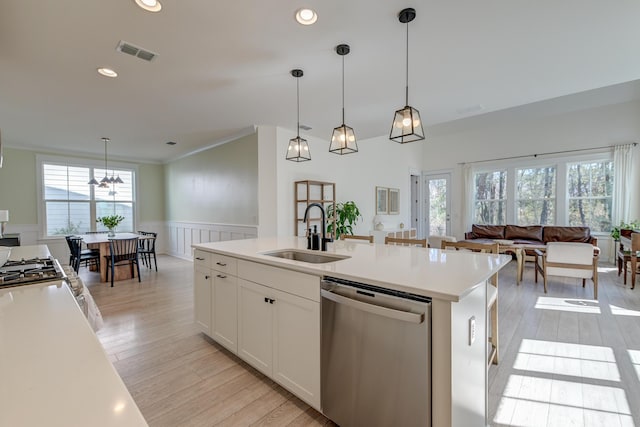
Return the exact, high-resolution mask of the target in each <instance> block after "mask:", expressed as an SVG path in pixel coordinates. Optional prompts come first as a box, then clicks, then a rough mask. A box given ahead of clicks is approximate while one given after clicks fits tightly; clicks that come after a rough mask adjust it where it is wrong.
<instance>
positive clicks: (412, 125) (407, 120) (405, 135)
mask: <svg viewBox="0 0 640 427" xmlns="http://www.w3.org/2000/svg"><path fill="white" fill-rule="evenodd" d="M415 17H416V11H415V9H413V8H407V9H403V10H402V11H400V13H399V14H398V20H399V21H400V22H401V23H403V24H407V51H406V55H407V56H406V60H407V61H406V86H405V107H404V108H402V109H400V110H398V111H396V113H395V115H394V117H393V124H392V125H391V133H390V134H389V139H391V140H392V141H395V142H398V143H400V144H405V143H407V142H414V141H420V140H421V139H424V130H423V129H422V120H421V119H420V113H419V112H418V110H416V109H415V108H413V107H411V106H410V105H409V22H411V21H413V20H414V18H415Z"/></svg>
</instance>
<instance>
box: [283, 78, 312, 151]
mask: <svg viewBox="0 0 640 427" xmlns="http://www.w3.org/2000/svg"><path fill="white" fill-rule="evenodd" d="M291 75H292V76H293V77H295V78H296V100H297V108H298V122H297V123H298V124H297V126H298V133H297V136H296V137H295V138H292V139H290V140H289V147H288V148H287V157H286V158H287V160H291V161H292V162H305V161H307V160H311V153H310V152H309V144H308V143H307V140H306V139H304V138H300V83H299V82H300V77H302V76H303V75H304V73H303V72H302V70H298V69H296V70H291Z"/></svg>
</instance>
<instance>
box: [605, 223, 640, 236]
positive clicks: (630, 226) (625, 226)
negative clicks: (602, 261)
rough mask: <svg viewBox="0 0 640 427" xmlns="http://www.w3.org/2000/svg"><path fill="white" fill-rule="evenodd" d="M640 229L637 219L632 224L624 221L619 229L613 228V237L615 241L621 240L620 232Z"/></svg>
mask: <svg viewBox="0 0 640 427" xmlns="http://www.w3.org/2000/svg"><path fill="white" fill-rule="evenodd" d="M637 229H640V221H638V220H637V219H636V220H634V221H631V222H630V223H626V222H624V221H620V225H618V226H617V227H613V228H612V229H611V237H612V238H613V240H620V230H637Z"/></svg>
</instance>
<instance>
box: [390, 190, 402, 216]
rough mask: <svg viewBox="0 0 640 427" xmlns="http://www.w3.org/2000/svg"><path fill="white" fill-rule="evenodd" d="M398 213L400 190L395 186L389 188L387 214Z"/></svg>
mask: <svg viewBox="0 0 640 427" xmlns="http://www.w3.org/2000/svg"><path fill="white" fill-rule="evenodd" d="M399 213H400V190H399V189H397V188H389V215H398V214H399Z"/></svg>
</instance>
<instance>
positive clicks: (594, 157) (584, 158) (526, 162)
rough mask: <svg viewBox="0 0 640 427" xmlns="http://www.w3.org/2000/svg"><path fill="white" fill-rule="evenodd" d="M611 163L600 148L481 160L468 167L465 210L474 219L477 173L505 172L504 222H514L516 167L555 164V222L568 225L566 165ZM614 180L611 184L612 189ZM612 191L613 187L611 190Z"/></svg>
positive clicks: (596, 233)
mask: <svg viewBox="0 0 640 427" xmlns="http://www.w3.org/2000/svg"><path fill="white" fill-rule="evenodd" d="M603 161H608V162H613V153H612V152H611V151H610V150H606V151H605V150H600V151H594V152H591V153H582V154H580V153H579V154H574V155H571V156H569V155H557V156H552V155H546V156H543V155H538V156H536V157H535V158H526V159H510V160H497V161H495V162H483V163H482V164H476V165H473V166H472V170H471V177H470V179H471V180H472V183H471V189H472V191H473V195H472V201H473V204H472V206H471V209H472V211H471V212H466V214H467V215H469V218H475V216H474V213H475V202H476V186H475V180H476V174H477V173H484V172H495V171H501V170H506V171H507V202H506V206H507V209H506V221H507V224H516V223H517V222H516V221H517V199H516V192H517V187H516V169H526V168H541V167H545V166H546V167H548V166H555V168H556V208H555V209H556V214H555V225H558V226H567V225H568V224H569V210H568V207H569V188H568V172H569V165H571V164H576V163H590V162H603ZM615 185H616V183H615V181H614V183H613V186H614V189H615ZM614 191H615V190H614ZM591 234H592V235H594V236H609V235H610V233H609V232H606V231H592V233H591Z"/></svg>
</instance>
